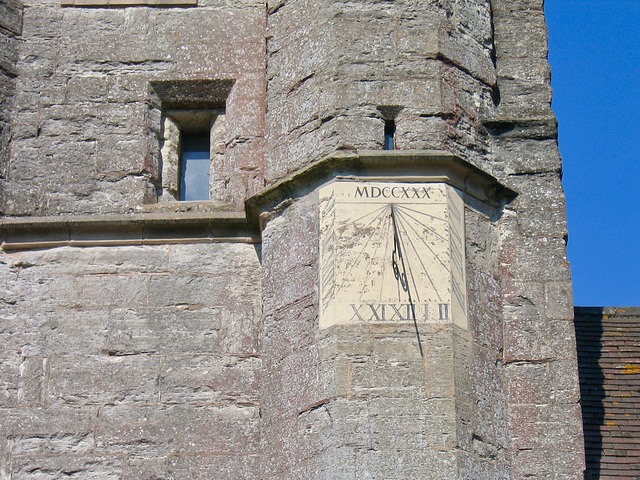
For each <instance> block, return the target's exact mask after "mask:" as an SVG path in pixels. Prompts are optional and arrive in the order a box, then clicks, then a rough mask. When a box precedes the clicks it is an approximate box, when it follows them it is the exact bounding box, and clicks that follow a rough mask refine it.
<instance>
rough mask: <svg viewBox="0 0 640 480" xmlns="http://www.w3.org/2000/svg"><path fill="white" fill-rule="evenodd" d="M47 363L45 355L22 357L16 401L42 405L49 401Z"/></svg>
mask: <svg viewBox="0 0 640 480" xmlns="http://www.w3.org/2000/svg"><path fill="white" fill-rule="evenodd" d="M49 364H50V361H49V359H48V358H47V357H22V358H21V359H20V367H19V369H20V378H19V381H18V402H19V403H20V404H28V405H44V404H47V403H48V401H49Z"/></svg>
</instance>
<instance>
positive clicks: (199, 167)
mask: <svg viewBox="0 0 640 480" xmlns="http://www.w3.org/2000/svg"><path fill="white" fill-rule="evenodd" d="M180 148H181V153H180V190H179V192H180V200H187V201H194V200H209V166H210V163H211V161H210V159H209V151H210V139H209V132H208V131H207V132H196V133H185V132H183V133H182V138H181V142H180Z"/></svg>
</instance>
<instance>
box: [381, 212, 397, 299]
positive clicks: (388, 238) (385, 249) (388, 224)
mask: <svg viewBox="0 0 640 480" xmlns="http://www.w3.org/2000/svg"><path fill="white" fill-rule="evenodd" d="M387 210H388V211H389V215H391V214H392V213H391V205H388V208H387ZM391 228H393V225H392V223H391V222H387V224H386V230H385V232H384V236H385V237H384V238H386V243H385V247H384V257H383V258H384V259H385V261H386V259H387V258H389V245H391V243H392V242H391V238H390V237H389V235H388V233H389V230H390V229H391ZM387 271H388V269H387V268H383V269H382V278H381V279H380V294H379V295H378V298H382V292H383V291H384V274H385V273H386V272H387ZM396 287H397V288H398V298H400V286H399V285H397V284H396Z"/></svg>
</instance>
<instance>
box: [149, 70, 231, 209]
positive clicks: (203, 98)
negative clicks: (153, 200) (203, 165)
mask: <svg viewBox="0 0 640 480" xmlns="http://www.w3.org/2000/svg"><path fill="white" fill-rule="evenodd" d="M234 83H235V80H234V79H194V80H161V81H152V82H150V84H149V86H150V100H151V102H150V103H151V107H152V108H157V109H158V110H160V112H161V114H162V115H161V120H160V121H161V125H158V127H159V130H158V135H159V140H160V152H159V153H160V155H159V157H160V158H159V161H160V165H159V166H160V175H161V178H160V180H161V186H160V188H159V191H158V201H159V202H160V203H169V202H177V201H178V199H179V198H180V197H179V186H180V132H181V131H185V132H205V131H207V130H209V132H210V135H211V136H210V160H211V165H210V174H209V199H210V200H214V201H215V200H220V199H221V198H222V195H223V191H224V188H225V180H224V179H223V178H221V177H220V175H219V170H221V168H220V166H221V165H223V162H224V151H225V139H226V133H227V132H226V117H225V112H226V101H227V97H228V96H229V93H230V92H231V89H232V88H233V85H234Z"/></svg>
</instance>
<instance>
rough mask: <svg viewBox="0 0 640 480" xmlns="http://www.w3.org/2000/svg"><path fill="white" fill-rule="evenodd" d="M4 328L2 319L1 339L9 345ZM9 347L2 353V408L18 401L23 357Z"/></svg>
mask: <svg viewBox="0 0 640 480" xmlns="http://www.w3.org/2000/svg"><path fill="white" fill-rule="evenodd" d="M4 329H5V326H4V320H0V341H2V343H3V344H4V345H7V347H9V346H10V344H9V342H5V336H4ZM7 347H5V350H4V352H3V353H2V354H1V355H0V408H1V407H10V406H15V405H17V403H18V384H19V382H20V359H21V357H20V352H18V351H15V350H13V349H11V348H7ZM0 442H1V440H0ZM1 446H2V443H0V447H1ZM0 452H2V449H0ZM0 471H1V470H0Z"/></svg>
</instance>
